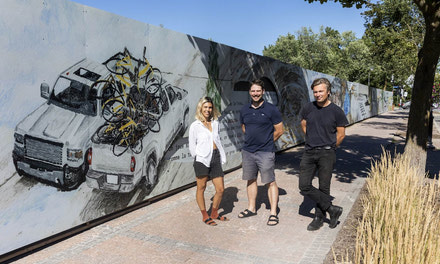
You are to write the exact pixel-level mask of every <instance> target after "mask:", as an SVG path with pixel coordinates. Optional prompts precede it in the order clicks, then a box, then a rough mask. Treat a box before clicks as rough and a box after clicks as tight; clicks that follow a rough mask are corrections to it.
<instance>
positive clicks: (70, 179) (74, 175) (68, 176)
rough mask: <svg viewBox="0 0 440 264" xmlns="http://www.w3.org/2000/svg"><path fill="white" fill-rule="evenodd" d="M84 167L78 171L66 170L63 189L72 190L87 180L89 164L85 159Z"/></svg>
mask: <svg viewBox="0 0 440 264" xmlns="http://www.w3.org/2000/svg"><path fill="white" fill-rule="evenodd" d="M81 167H82V168H81V169H80V170H79V171H77V172H64V175H63V186H62V190H63V191H71V190H75V189H77V188H78V187H79V186H80V185H81V183H83V182H84V180H85V175H86V173H87V170H88V164H87V162H86V161H85V162H84V164H83V165H82V166H81Z"/></svg>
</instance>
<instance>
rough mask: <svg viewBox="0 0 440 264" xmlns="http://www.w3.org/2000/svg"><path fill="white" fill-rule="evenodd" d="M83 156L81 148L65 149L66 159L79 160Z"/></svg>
mask: <svg viewBox="0 0 440 264" xmlns="http://www.w3.org/2000/svg"><path fill="white" fill-rule="evenodd" d="M82 157H83V151H82V149H69V148H68V149H67V160H70V161H79V160H81V159H82Z"/></svg>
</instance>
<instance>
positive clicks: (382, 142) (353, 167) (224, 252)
mask: <svg viewBox="0 0 440 264" xmlns="http://www.w3.org/2000/svg"><path fill="white" fill-rule="evenodd" d="M436 115H437V116H436V120H435V121H436V122H437V125H434V130H436V129H437V130H436V131H435V133H434V135H435V136H434V137H433V138H434V139H433V144H434V146H435V147H436V148H437V149H439V148H440V137H439V135H440V113H437V114H436ZM407 117H408V111H404V110H397V111H393V112H390V113H386V114H383V115H381V116H378V117H374V118H370V119H368V120H366V121H363V122H361V123H357V124H354V125H352V126H350V127H348V128H347V130H346V134H347V137H346V138H345V140H344V142H343V144H342V147H341V148H339V149H338V150H337V162H336V167H335V172H334V177H333V180H332V189H331V190H332V195H333V196H334V197H335V199H334V203H335V204H337V205H340V206H342V207H343V208H344V212H343V214H342V216H341V218H340V221H341V223H340V224H339V225H338V227H336V228H335V229H330V228H329V227H328V222H327V223H325V224H324V226H323V227H322V228H321V229H320V230H319V231H315V232H308V231H307V230H306V228H307V225H308V224H309V223H310V221H311V220H312V217H313V211H314V210H313V209H312V208H313V205H312V203H311V202H310V200H308V199H305V198H304V197H303V196H302V195H300V194H299V191H298V169H299V162H300V158H301V154H302V150H303V147H302V146H299V147H296V148H293V149H290V150H288V151H284V152H282V153H279V154H277V161H276V164H277V166H276V175H277V183H278V186H279V191H280V201H279V208H280V212H279V218H280V223H279V224H278V225H277V226H273V227H271V226H267V225H266V222H267V219H268V217H269V210H268V209H267V207H268V204H269V203H268V198H267V193H266V191H265V188H264V187H263V186H259V196H258V200H257V205H258V215H257V216H254V217H250V218H246V219H239V218H237V215H238V214H239V212H240V211H242V210H243V209H245V208H246V207H247V197H246V184H245V182H244V181H242V180H241V173H242V172H241V169H238V170H236V171H233V172H231V173H228V174H227V175H226V176H225V187H226V189H225V193H224V198H223V201H222V204H221V205H220V208H221V209H220V212H221V211H222V210H223V211H224V213H225V215H226V216H227V217H229V218H230V219H231V220H230V221H229V222H218V225H217V226H215V227H211V226H207V225H205V224H204V223H203V222H202V221H201V220H202V219H201V214H200V212H199V210H198V207H197V204H196V202H195V187H192V188H190V189H187V190H185V191H182V192H180V193H178V194H175V195H173V196H171V197H168V198H166V199H162V200H160V201H158V202H155V203H153V204H151V205H148V206H146V207H143V208H141V209H138V210H136V211H133V212H131V213H129V214H126V215H124V216H121V217H119V218H116V219H114V220H112V221H109V222H106V223H104V224H102V225H100V226H97V227H95V228H92V229H90V230H87V231H85V232H83V233H80V234H78V235H76V236H74V237H71V238H69V239H66V240H64V241H61V242H59V243H57V244H54V245H52V246H50V247H47V248H45V249H43V250H40V251H38V252H36V253H34V254H32V255H29V256H26V257H24V258H22V259H19V260H17V261H16V262H14V263H23V264H24V263H41V264H43V263H47V264H51V263H72V264H73V263H78V264H79V263H81V264H82V263H90V264H94V263H96V264H105V263H112V264H113V263H154V264H155V263H301V264H303V263H304V264H305V263H310V264H316V263H322V262H323V260H324V258H325V256H326V254H327V253H328V252H329V250H330V248H331V245H332V243H333V241H334V240H335V238H336V235H337V233H338V231H339V230H340V229H341V228H342V226H343V225H344V221H345V219H346V217H347V214H348V213H349V212H350V209H351V207H352V205H353V203H354V201H355V200H356V198H357V196H358V194H359V191H360V189H361V188H362V186H363V184H364V182H365V177H366V176H367V173H368V169H369V168H370V162H371V160H372V159H374V158H378V157H379V156H380V154H381V151H382V150H381V146H387V145H389V144H390V143H392V140H393V138H394V140H396V137H397V139H399V138H400V137H398V136H394V135H402V133H403V135H404V132H405V131H406V123H407ZM402 140H404V139H403V138H400V143H401V142H402ZM395 143H397V144H399V142H395ZM430 153H434V154H435V155H437V157H438V154H440V152H439V151H438V150H434V151H430V152H428V162H429V164H428V166H431V167H432V168H433V169H435V168H436V169H437V174H438V166H439V165H434V161H435V160H437V161H438V160H439V159H438V158H436V159H430V155H431V154H430ZM431 156H432V155H431ZM431 163H432V164H431ZM213 195H214V188H213V186H212V184H211V183H209V184H208V188H207V190H206V192H205V198H206V201H207V206H209V202H210V199H211V198H212V196H213Z"/></svg>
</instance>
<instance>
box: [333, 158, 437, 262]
mask: <svg viewBox="0 0 440 264" xmlns="http://www.w3.org/2000/svg"><path fill="white" fill-rule="evenodd" d="M409 164H410V163H409V161H408V157H407V156H406V155H405V154H402V155H400V154H398V155H396V157H395V158H392V157H391V155H390V154H389V153H386V152H384V153H383V154H382V158H381V159H380V160H378V161H376V162H375V163H374V164H373V166H372V168H371V172H370V173H369V174H370V175H369V179H367V182H366V189H367V191H366V194H365V195H364V196H363V197H362V206H363V214H362V215H363V216H362V218H361V219H360V221H359V225H358V227H357V237H356V248H355V253H354V256H351V257H348V256H347V257H345V259H339V261H336V262H337V263H353V262H354V263H385V264H387V263H409V264H413V263H426V264H428V263H429V264H432V263H440V212H439V207H438V204H439V188H438V186H439V184H438V181H437V180H427V179H425V175H420V174H418V173H417V171H416V170H415V169H414V168H412V167H411V166H410V165H409Z"/></svg>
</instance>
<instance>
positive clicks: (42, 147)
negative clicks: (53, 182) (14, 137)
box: [24, 136, 63, 165]
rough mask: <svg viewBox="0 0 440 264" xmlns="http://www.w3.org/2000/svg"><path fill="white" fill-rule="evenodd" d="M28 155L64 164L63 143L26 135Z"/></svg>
mask: <svg viewBox="0 0 440 264" xmlns="http://www.w3.org/2000/svg"><path fill="white" fill-rule="evenodd" d="M24 141H25V150H26V154H25V155H26V157H29V158H32V159H36V160H41V161H45V162H49V163H52V164H56V165H62V164H63V144H62V143H56V142H51V141H46V140H42V139H39V138H34V137H30V136H26V137H25V139H24Z"/></svg>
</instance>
